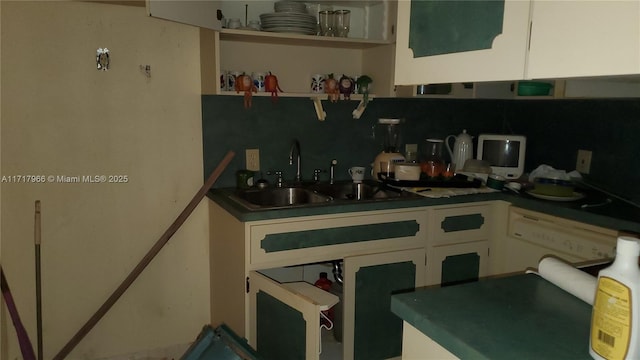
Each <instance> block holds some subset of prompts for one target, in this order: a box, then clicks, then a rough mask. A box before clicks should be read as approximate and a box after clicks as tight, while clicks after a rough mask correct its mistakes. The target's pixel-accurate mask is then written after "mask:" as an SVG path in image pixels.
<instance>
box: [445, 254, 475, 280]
mask: <svg viewBox="0 0 640 360" xmlns="http://www.w3.org/2000/svg"><path fill="white" fill-rule="evenodd" d="M479 276H480V255H478V254H476V253H468V254H460V255H453V256H447V257H446V258H445V259H444V261H443V262H442V276H441V279H440V282H441V284H442V286H447V285H456V284H462V283H465V282H470V281H476V280H478V278H479Z"/></svg>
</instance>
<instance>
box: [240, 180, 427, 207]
mask: <svg viewBox="0 0 640 360" xmlns="http://www.w3.org/2000/svg"><path fill="white" fill-rule="evenodd" d="M411 197H415V198H420V196H418V195H415V194H411V193H408V192H397V191H393V190H390V189H386V188H384V187H383V185H382V184H381V183H379V182H377V181H365V182H363V183H362V197H361V198H360V199H357V198H356V196H355V191H354V185H353V182H352V181H342V182H337V183H335V184H329V183H312V184H298V186H295V187H282V188H277V187H275V188H274V187H272V188H266V189H248V190H242V191H237V192H236V193H234V194H233V195H231V199H233V200H234V201H236V202H238V203H240V204H241V205H242V206H244V207H245V208H247V209H250V210H268V209H281V208H289V207H301V206H311V205H323V204H336V203H341V202H342V203H346V202H356V201H358V202H367V201H385V200H392V199H400V198H411Z"/></svg>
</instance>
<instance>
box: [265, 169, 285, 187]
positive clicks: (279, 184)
mask: <svg viewBox="0 0 640 360" xmlns="http://www.w3.org/2000/svg"><path fill="white" fill-rule="evenodd" d="M267 175H275V176H276V187H282V185H283V181H282V170H269V171H267Z"/></svg>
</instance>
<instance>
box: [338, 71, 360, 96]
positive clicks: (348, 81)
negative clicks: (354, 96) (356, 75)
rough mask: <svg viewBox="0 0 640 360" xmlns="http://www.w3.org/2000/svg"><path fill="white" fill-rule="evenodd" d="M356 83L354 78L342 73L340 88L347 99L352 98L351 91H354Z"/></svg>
mask: <svg viewBox="0 0 640 360" xmlns="http://www.w3.org/2000/svg"><path fill="white" fill-rule="evenodd" d="M355 87H356V85H355V82H354V81H353V79H352V78H350V77H348V76H347V75H345V74H342V77H341V78H340V82H339V83H338V88H339V89H340V93H341V94H342V96H344V99H345V100H351V93H353V89H355Z"/></svg>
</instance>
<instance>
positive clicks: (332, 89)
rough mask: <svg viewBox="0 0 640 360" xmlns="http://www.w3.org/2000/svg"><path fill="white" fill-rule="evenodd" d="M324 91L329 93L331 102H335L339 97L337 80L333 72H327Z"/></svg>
mask: <svg viewBox="0 0 640 360" xmlns="http://www.w3.org/2000/svg"><path fill="white" fill-rule="evenodd" d="M324 92H325V93H327V94H328V95H329V100H330V101H331V102H336V101H338V99H340V89H339V86H338V80H336V79H335V78H334V77H333V74H329V76H328V77H327V78H326V79H324Z"/></svg>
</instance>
